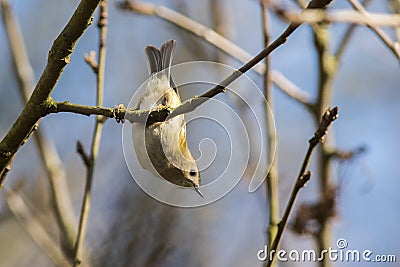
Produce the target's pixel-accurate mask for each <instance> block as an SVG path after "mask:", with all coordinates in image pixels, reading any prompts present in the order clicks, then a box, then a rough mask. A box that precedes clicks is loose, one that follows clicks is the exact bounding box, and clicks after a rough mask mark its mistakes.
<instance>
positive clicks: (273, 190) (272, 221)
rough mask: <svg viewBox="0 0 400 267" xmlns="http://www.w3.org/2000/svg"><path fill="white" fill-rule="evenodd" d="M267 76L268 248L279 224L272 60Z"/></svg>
mask: <svg viewBox="0 0 400 267" xmlns="http://www.w3.org/2000/svg"><path fill="white" fill-rule="evenodd" d="M260 6H261V21H262V30H263V36H264V45H265V46H267V45H268V43H269V38H270V37H269V29H268V28H269V18H268V12H269V11H268V5H267V2H266V1H264V0H260ZM265 66H266V69H265V75H264V96H265V100H266V103H265V108H264V109H265V117H266V128H267V133H268V134H267V143H268V144H270V145H269V146H268V149H267V155H268V164H269V165H270V166H271V167H270V169H269V172H268V174H267V177H266V179H265V181H266V183H265V185H266V192H267V199H268V211H269V222H268V227H267V236H268V247H271V246H272V243H273V241H274V239H275V236H276V233H277V230H278V222H279V195H278V193H279V188H278V158H277V157H276V155H275V152H276V146H277V143H278V142H277V136H276V129H275V124H274V118H273V112H274V105H273V98H272V90H271V89H272V88H271V83H270V78H269V76H270V60H269V58H266V60H265Z"/></svg>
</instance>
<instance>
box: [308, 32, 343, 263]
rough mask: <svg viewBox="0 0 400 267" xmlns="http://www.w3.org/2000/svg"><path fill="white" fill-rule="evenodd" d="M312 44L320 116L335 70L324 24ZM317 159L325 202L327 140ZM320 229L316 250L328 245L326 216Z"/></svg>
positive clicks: (328, 186) (327, 189)
mask: <svg viewBox="0 0 400 267" xmlns="http://www.w3.org/2000/svg"><path fill="white" fill-rule="evenodd" d="M313 34H314V45H315V48H316V50H317V56H318V67H319V81H318V96H317V103H316V107H317V109H316V110H317V114H316V115H317V117H315V119H316V121H317V120H318V118H320V117H321V116H322V114H323V113H324V110H325V109H326V108H327V107H328V106H329V105H330V103H331V102H332V94H333V81H334V76H335V74H336V72H337V66H338V64H337V61H336V58H335V57H334V56H333V55H332V54H331V53H330V51H329V46H330V32H329V29H328V27H327V26H326V25H321V24H316V25H313ZM318 161H319V164H318V166H319V186H320V203H326V201H327V200H328V199H329V198H330V195H331V189H332V187H333V185H332V181H331V179H330V173H331V168H330V167H331V165H330V157H329V142H325V143H322V144H321V147H320V154H319V157H318ZM319 227H320V229H319V231H318V232H317V234H316V241H317V246H318V251H322V250H324V249H326V248H328V247H329V242H330V241H329V239H330V230H329V228H330V227H329V217H328V216H326V217H324V218H323V220H322V221H321V222H320V225H319ZM319 264H320V266H321V267H327V266H329V259H328V258H324V259H323V261H320V263H319Z"/></svg>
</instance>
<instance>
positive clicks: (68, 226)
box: [1, 0, 75, 256]
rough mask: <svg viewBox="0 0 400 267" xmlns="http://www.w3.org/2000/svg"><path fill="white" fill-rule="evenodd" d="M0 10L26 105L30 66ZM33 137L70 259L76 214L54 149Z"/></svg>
mask: <svg viewBox="0 0 400 267" xmlns="http://www.w3.org/2000/svg"><path fill="white" fill-rule="evenodd" d="M1 7H2V17H3V21H4V25H5V30H6V33H7V37H8V42H9V45H10V49H11V54H12V58H13V63H14V70H15V76H16V78H17V81H18V83H19V87H18V88H19V95H20V97H21V99H22V102H23V103H24V104H26V103H27V102H28V98H29V94H30V91H31V90H32V88H33V87H34V81H35V78H34V74H33V70H32V66H31V64H30V62H29V58H28V54H27V50H26V47H25V42H24V40H23V37H22V33H21V31H20V27H19V25H18V22H17V20H16V18H15V17H14V15H13V14H12V11H11V8H10V6H9V3H8V1H6V0H4V1H2V2H1ZM33 138H34V141H35V144H36V147H37V149H38V152H39V156H40V159H41V161H42V162H43V165H44V168H45V170H46V173H47V177H48V179H49V183H50V190H51V205H52V208H53V211H54V213H55V218H56V221H57V225H58V228H59V230H60V235H61V247H62V248H63V250H64V251H65V252H66V254H67V255H68V256H72V252H73V247H74V238H75V233H74V227H73V223H74V219H75V214H74V212H73V209H72V202H71V199H70V195H69V192H68V186H67V181H66V175H65V171H64V168H63V166H62V164H61V160H60V157H59V155H58V153H57V150H56V148H55V146H54V145H53V143H51V142H49V141H47V140H48V139H47V138H46V136H45V135H44V133H43V132H42V131H41V130H40V129H37V130H36V131H35V133H34V135H33Z"/></svg>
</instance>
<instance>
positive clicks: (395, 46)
mask: <svg viewBox="0 0 400 267" xmlns="http://www.w3.org/2000/svg"><path fill="white" fill-rule="evenodd" d="M348 1H349V3H350V4H351V5H352V6H353V8H354V9H355V10H357V11H358V12H360V14H361V15H363V16H364V17H365V18H366V19H367V20H369V21H368V23H366V25H367V27H368V28H370V29H371V30H372V31H373V32H375V34H376V35H377V36H378V37H379V39H381V41H382V42H383V43H384V44H385V45H386V46H387V47H388V48H389V49H390V51H391V52H392V53H393V55H394V56H395V57H396V58H397V60H400V44H399V43H397V42H396V43H395V42H393V41H392V40H391V39H390V37H389V36H388V35H387V34H386V33H385V32H384V31H382V30H381V29H380V28H379V27H378V26H376V25H375V24H374V22H373V20H372V19H371V16H370V15H369V13H368V12H367V11H366V10H365V8H364V7H363V6H362V5H361V4H360V3H359V2H358V1H357V0H348ZM397 16H398V15H397Z"/></svg>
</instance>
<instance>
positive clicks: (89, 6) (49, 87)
mask: <svg viewBox="0 0 400 267" xmlns="http://www.w3.org/2000/svg"><path fill="white" fill-rule="evenodd" d="M98 3H99V0H82V1H81V2H80V4H79V5H78V7H77V8H76V10H75V12H74V14H73V15H72V17H71V19H70V20H69V22H68V23H67V25H66V26H65V28H64V29H63V30H62V31H61V33H60V34H59V36H58V37H57V39H56V40H55V41H54V44H53V46H52V48H51V49H50V51H49V56H48V62H47V65H46V67H45V69H44V71H43V73H42V75H41V77H40V79H39V81H38V83H37V84H36V87H35V89H34V91H33V93H32V96H31V97H30V99H29V101H28V102H27V104H26V105H25V107H24V109H23V110H22V112H21V114H20V115H19V116H18V118H17V120H16V121H15V122H14V124H13V126H12V127H11V128H10V130H9V131H8V132H7V134H6V136H5V137H4V138H3V140H2V141H1V142H0V177H1V176H3V173H4V171H5V168H6V166H7V165H8V164H9V162H10V160H11V158H12V157H13V156H14V155H15V153H16V152H17V151H18V149H19V148H20V146H21V144H22V142H23V141H24V140H25V138H26V136H27V135H28V134H29V133H30V132H31V129H32V127H34V125H35V124H36V123H37V122H38V120H39V119H40V118H41V117H42V116H43V115H44V113H43V110H46V109H47V105H48V102H47V101H48V98H49V96H50V94H51V92H52V91H53V89H54V87H55V85H56V83H57V81H58V79H59V78H60V76H61V74H62V72H63V70H64V68H65V66H66V65H67V64H68V63H69V62H70V56H71V53H72V52H73V50H74V47H75V44H76V42H77V41H78V39H79V38H80V36H81V35H82V34H83V33H84V31H85V30H86V28H87V27H88V26H89V25H90V24H91V21H92V19H91V18H92V15H93V12H94V10H95V8H96V7H97V5H98Z"/></svg>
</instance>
